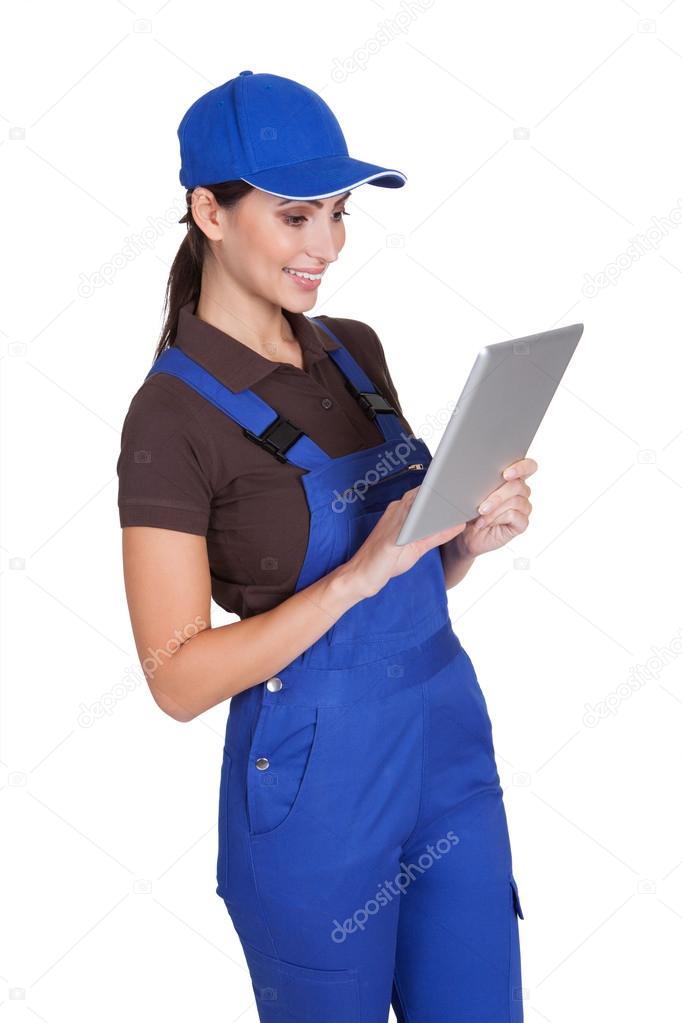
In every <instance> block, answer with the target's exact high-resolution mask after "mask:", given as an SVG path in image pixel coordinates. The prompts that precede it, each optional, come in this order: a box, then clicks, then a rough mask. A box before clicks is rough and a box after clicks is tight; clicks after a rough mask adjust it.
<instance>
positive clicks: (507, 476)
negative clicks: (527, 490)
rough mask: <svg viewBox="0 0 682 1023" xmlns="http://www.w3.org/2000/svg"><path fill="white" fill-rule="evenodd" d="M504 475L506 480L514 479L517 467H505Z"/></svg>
mask: <svg viewBox="0 0 682 1023" xmlns="http://www.w3.org/2000/svg"><path fill="white" fill-rule="evenodd" d="M502 475H503V476H504V478H505V479H506V480H510V479H513V478H514V476H516V469H505V470H504V472H503V473H502Z"/></svg>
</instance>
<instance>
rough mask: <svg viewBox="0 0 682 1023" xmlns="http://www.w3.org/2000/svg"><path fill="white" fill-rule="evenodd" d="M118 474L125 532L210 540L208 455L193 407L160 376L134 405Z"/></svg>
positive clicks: (139, 393)
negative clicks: (145, 530)
mask: <svg viewBox="0 0 682 1023" xmlns="http://www.w3.org/2000/svg"><path fill="white" fill-rule="evenodd" d="M116 471H117V474H118V509H119V519H120V523H121V527H124V526H159V527H161V528H163V529H177V530H180V531H181V532H184V533H196V534H199V535H201V536H205V535H206V533H207V531H208V525H209V519H210V513H211V500H212V496H213V495H212V487H211V483H210V479H211V473H210V452H209V451H208V450H207V448H206V444H205V440H202V432H201V430H200V428H199V426H198V424H197V422H196V419H195V418H194V416H193V414H192V410H191V409H190V407H189V406H188V405H186V404H185V403H184V402H183V401H182V399H180V398H179V397H178V396H177V395H176V394H174V393H172V392H171V391H170V390H167V389H166V384H165V383H164V382H163V381H160V380H159V378H158V377H152V378H150V379H149V380H146V381H145V382H144V383H143V385H142V386H141V387H140V389H139V390H138V391H137V393H136V394H135V395H134V397H133V399H132V401H131V403H130V407H129V409H128V412H127V414H126V417H125V419H124V422H123V427H122V430H121V449H120V454H119V457H118V461H117V464H116Z"/></svg>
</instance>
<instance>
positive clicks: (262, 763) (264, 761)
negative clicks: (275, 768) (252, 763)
mask: <svg viewBox="0 0 682 1023" xmlns="http://www.w3.org/2000/svg"><path fill="white" fill-rule="evenodd" d="M269 766H270V761H269V760H268V758H267V757H259V758H258V760H257V761H256V767H257V768H258V770H259V771H267V769H268V767H269Z"/></svg>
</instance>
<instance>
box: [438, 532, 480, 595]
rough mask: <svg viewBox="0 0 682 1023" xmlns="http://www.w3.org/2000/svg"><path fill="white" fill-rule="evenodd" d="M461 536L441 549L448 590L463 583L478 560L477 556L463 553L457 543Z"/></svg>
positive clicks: (444, 544) (454, 537) (443, 544)
mask: <svg viewBox="0 0 682 1023" xmlns="http://www.w3.org/2000/svg"><path fill="white" fill-rule="evenodd" d="M461 535H462V534H461V533H458V534H457V536H453V538H452V540H448V542H447V543H442V544H441V545H440V547H439V550H440V556H441V561H442V562H443V572H444V573H445V588H446V589H448V590H449V589H450V588H451V587H452V586H456V585H457V583H460V582H461V581H462V579H463V578H464V576H465V575H466V574H467V572H468V571H469V569H470V568H471V566H472V565H473V563H474V561H475V560H476V556H475V555H473V554H469V553H467V552H464V551H462V549H461V546H460V545H459V544H458V542H457V541H458V540H459V538H460V536H461Z"/></svg>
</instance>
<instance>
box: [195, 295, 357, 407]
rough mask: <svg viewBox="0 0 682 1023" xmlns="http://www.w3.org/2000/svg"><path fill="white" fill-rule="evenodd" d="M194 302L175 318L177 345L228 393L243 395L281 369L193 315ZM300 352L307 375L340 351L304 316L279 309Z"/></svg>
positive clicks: (335, 343) (275, 363)
mask: <svg viewBox="0 0 682 1023" xmlns="http://www.w3.org/2000/svg"><path fill="white" fill-rule="evenodd" d="M197 301H198V300H197V299H192V301H191V302H186V303H185V305H183V306H181V307H180V311H179V314H178V330H177V338H176V341H177V345H178V348H181V349H182V351H183V352H185V354H186V355H189V357H190V358H191V359H194V360H195V361H196V362H198V363H200V364H201V365H202V366H203V367H204V369H207V370H208V371H209V373H212V374H213V376H215V377H217V379H218V380H220V382H221V383H222V384H225V385H226V386H227V387H229V388H230V390H231V391H243V390H245V389H246V388H249V387H251V386H252V385H253V384H255V383H256V382H257V381H259V380H262V379H263V378H264V377H266V376H268V375H269V374H270V373H274V372H276V371H277V370H278V369H280V368H281V366H282V363H279V362H273V360H272V359H267V358H266V357H265V356H264V355H259V353H258V352H254V350H253V349H252V348H249V347H248V345H246V344H244V343H243V342H242V341H238V340H237V339H236V338H234V337H232V335H230V334H226V333H225V332H224V331H222V330H220V329H219V328H218V327H214V326H213V325H212V324H210V323H206V322H205V321H204V320H200V319H199V317H198V316H196V315H195V309H196V306H197ZM282 313H283V315H284V316H285V317H286V318H287V320H288V321H289V323H290V325H291V329H292V330H293V332H294V335H295V336H296V339H297V341H298V342H299V343H300V345H301V348H302V350H303V359H304V362H303V365H304V369H305V370H306V372H307V371H308V370H309V369H310V367H311V366H312V365H313V363H315V362H317V361H318V360H319V359H322V358H324V357H325V356H326V354H327V352H329V351H332V350H333V349H335V348H340V347H341V345H340V344H339V343H338V341H334V340H333V338H331V337H329V335H328V334H327V332H326V331H325V330H323V329H322V328H321V327H318V326H317V325H316V324H314V323H313V322H312V321H311V320H310V319H309V318H308V317H307V316H306V315H305V313H294V312H291V311H290V310H288V309H282Z"/></svg>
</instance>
